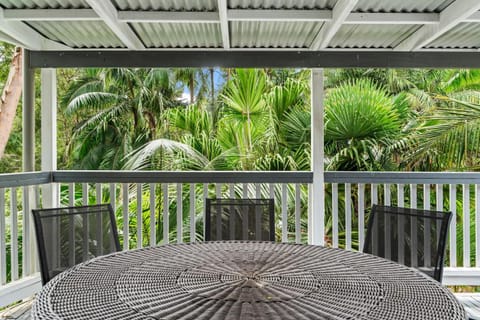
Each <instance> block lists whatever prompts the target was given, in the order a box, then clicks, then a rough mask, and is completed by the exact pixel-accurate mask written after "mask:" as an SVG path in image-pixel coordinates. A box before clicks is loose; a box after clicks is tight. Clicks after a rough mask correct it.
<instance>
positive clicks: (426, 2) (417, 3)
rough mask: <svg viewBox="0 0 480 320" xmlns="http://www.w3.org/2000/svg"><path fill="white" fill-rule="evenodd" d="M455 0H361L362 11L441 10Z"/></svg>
mask: <svg viewBox="0 0 480 320" xmlns="http://www.w3.org/2000/svg"><path fill="white" fill-rule="evenodd" d="M452 2H454V0H359V1H358V3H357V6H356V7H355V9H354V11H360V12H440V11H442V10H443V9H445V8H446V7H447V6H448V5H450V4H451V3H452Z"/></svg>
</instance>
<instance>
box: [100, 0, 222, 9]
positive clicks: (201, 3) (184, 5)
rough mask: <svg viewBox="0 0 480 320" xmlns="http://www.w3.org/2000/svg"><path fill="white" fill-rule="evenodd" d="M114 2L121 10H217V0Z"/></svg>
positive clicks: (130, 0)
mask: <svg viewBox="0 0 480 320" xmlns="http://www.w3.org/2000/svg"><path fill="white" fill-rule="evenodd" d="M102 1H104V0H102ZM113 3H114V4H115V6H116V7H117V9H119V10H162V11H170V10H175V11H215V10H216V9H217V1H216V0H114V1H113Z"/></svg>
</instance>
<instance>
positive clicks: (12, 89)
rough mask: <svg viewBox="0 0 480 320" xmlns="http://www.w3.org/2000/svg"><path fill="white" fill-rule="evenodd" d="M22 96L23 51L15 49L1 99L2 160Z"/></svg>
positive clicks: (0, 134)
mask: <svg viewBox="0 0 480 320" xmlns="http://www.w3.org/2000/svg"><path fill="white" fill-rule="evenodd" d="M21 95H22V49H21V48H19V47H17V48H15V54H14V56H13V59H12V64H11V66H10V71H9V73H8V78H7V81H6V82H5V87H4V88H3V93H2V97H1V98H0V99H1V101H0V158H2V157H3V154H4V152H5V147H6V146H7V142H8V138H9V136H10V132H11V131H12V127H13V120H14V119H15V114H16V112H17V106H18V103H19V101H20V97H21Z"/></svg>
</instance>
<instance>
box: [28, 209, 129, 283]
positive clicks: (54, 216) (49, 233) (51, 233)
mask: <svg viewBox="0 0 480 320" xmlns="http://www.w3.org/2000/svg"><path fill="white" fill-rule="evenodd" d="M32 213H33V217H34V221H35V231H36V235H37V244H38V252H39V256H40V269H41V275H42V282H43V284H46V283H47V282H48V281H50V279H51V278H53V277H54V276H56V275H57V274H59V273H60V272H62V271H64V270H66V269H68V268H70V267H73V266H74V265H76V264H78V263H80V262H84V261H86V260H89V259H91V258H94V257H97V256H101V255H105V254H108V253H112V252H116V251H120V243H119V240H118V233H117V227H116V223H115V215H114V212H113V210H112V207H111V206H110V205H109V204H102V205H92V206H82V207H66V208H53V209H37V210H32Z"/></svg>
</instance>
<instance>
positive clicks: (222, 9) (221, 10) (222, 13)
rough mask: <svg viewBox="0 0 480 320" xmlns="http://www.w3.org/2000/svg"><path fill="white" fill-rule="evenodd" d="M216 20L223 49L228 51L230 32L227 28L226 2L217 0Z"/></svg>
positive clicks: (225, 0)
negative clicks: (218, 24)
mask: <svg viewBox="0 0 480 320" xmlns="http://www.w3.org/2000/svg"><path fill="white" fill-rule="evenodd" d="M217 4H218V19H219V21H220V31H221V33H222V42H223V48H224V49H226V50H228V49H230V30H229V27H228V14H227V11H228V10H227V0H218V3H217Z"/></svg>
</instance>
